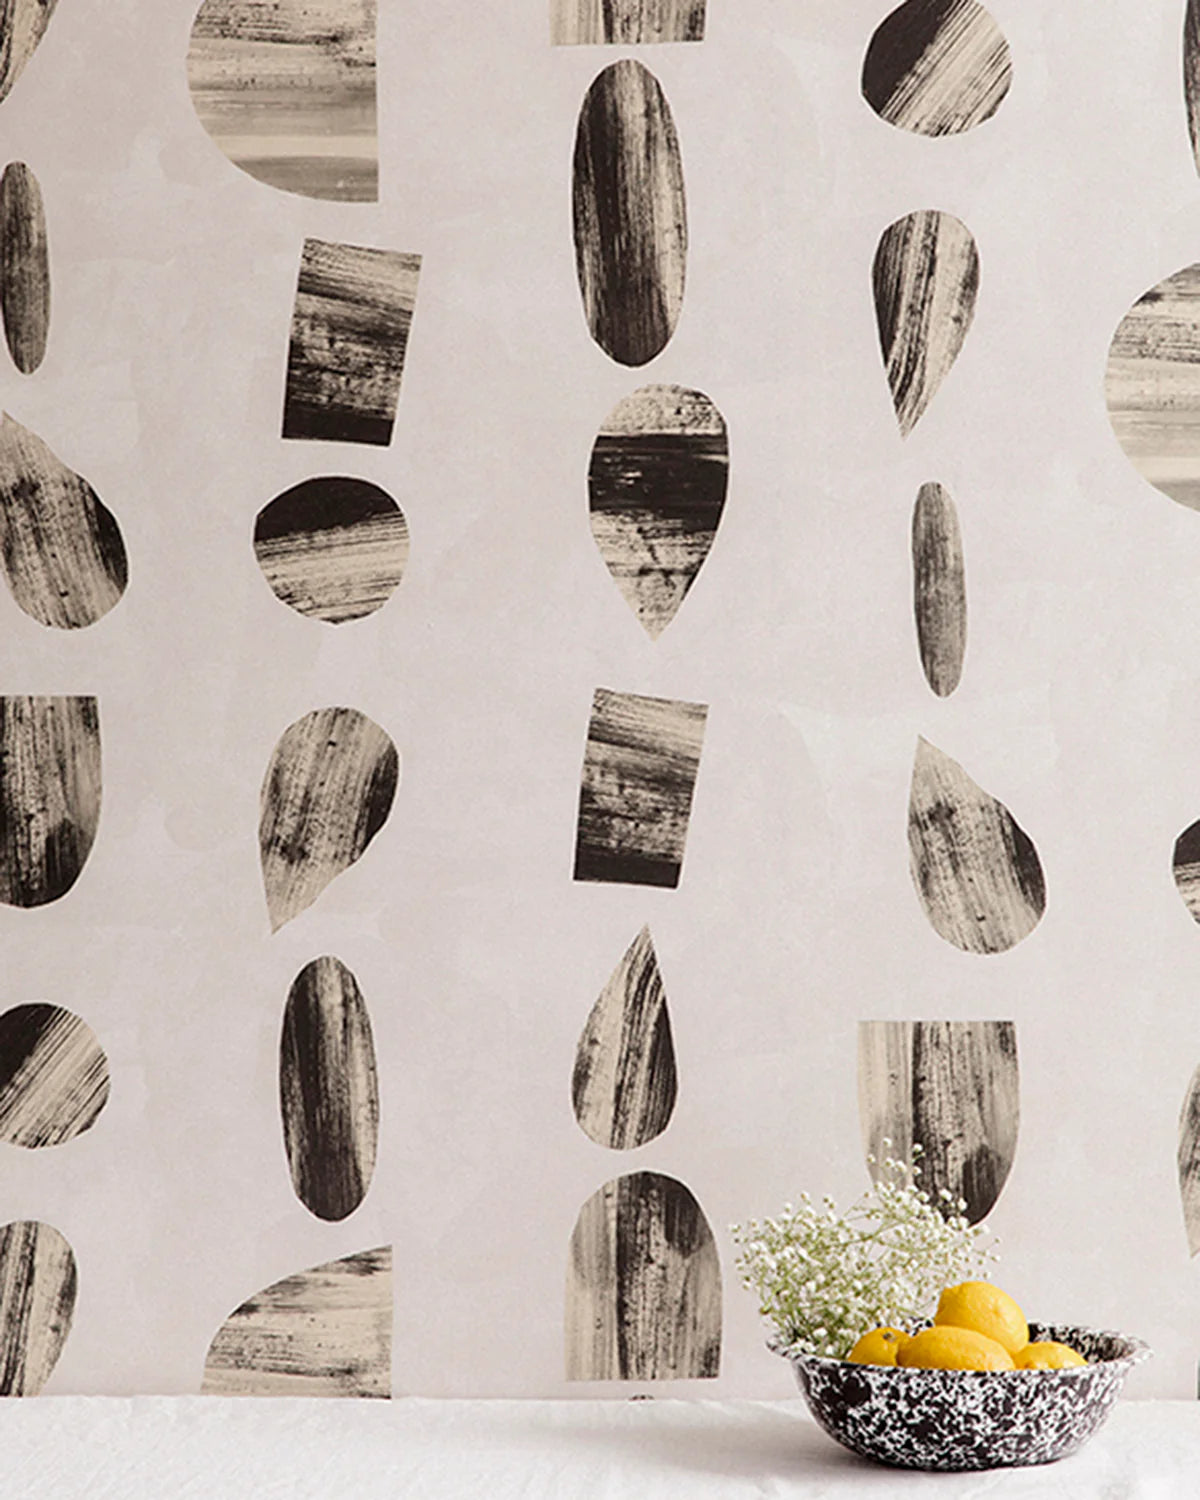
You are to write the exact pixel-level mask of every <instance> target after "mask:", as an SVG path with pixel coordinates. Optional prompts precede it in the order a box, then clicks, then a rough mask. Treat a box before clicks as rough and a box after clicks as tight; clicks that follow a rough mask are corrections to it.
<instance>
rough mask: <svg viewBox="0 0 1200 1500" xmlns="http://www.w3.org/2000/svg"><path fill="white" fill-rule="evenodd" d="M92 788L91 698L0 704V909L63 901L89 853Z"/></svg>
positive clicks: (95, 731)
mask: <svg viewBox="0 0 1200 1500" xmlns="http://www.w3.org/2000/svg"><path fill="white" fill-rule="evenodd" d="M100 786H101V781H100V716H99V711H98V708H97V705H96V700H95V698H23V697H11V698H0V901H3V902H4V903H5V904H6V905H7V906H19V907H33V906H45V905H46V904H47V903H48V902H51V901H57V900H58V899H59V897H60V896H65V895H66V893H67V892H68V891H69V890H70V889H71V887H72V886H73V885H74V884H75V882H76V881H77V880H78V879H79V876H80V874H81V873H82V871H83V867H84V865H85V864H86V863H87V858H88V855H89V854H90V853H91V850H92V843H93V842H94V840H95V837H96V829H97V827H98V826H99V823H100Z"/></svg>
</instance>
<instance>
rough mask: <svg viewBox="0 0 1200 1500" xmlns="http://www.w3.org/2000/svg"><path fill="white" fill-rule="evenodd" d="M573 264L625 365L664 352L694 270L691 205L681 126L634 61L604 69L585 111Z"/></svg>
mask: <svg viewBox="0 0 1200 1500" xmlns="http://www.w3.org/2000/svg"><path fill="white" fill-rule="evenodd" d="M573 206H574V221H575V268H576V272H577V274H578V277H579V290H580V292H581V294H582V296H583V305H584V312H585V315H586V317H587V324H588V328H589V329H590V331H591V335H592V337H593V338H594V339H595V340H596V342H597V343H598V344H599V345H600V347H601V348H602V349H603V350H604V351H605V353H606V354H608V355H609V356H610V358H612V359H615V360H616V361H617V363H618V364H622V365H644V364H645V363H646V362H647V360H651V359H653V358H654V356H655V355H656V354H660V353H661V352H662V350H663V349H665V348H666V346H667V344H668V342H669V341H670V338H671V335H672V334H673V333H674V332H675V325H676V323H677V322H678V320H679V312H680V309H681V308H682V306H683V290H684V282H685V279H686V273H687V204H686V199H685V196H684V188H683V163H682V161H681V160H680V155H679V141H678V139H677V137H676V134H675V122H674V120H673V119H672V117H671V109H670V106H669V105H668V103H667V100H666V96H665V95H664V94H663V91H662V88H661V86H660V85H659V82H658V79H657V78H655V76H654V74H653V73H651V72H650V71H649V69H648V68H645V67H643V66H642V64H641V63H640V62H635V61H634V60H633V59H632V58H623V59H622V60H621V61H620V62H615V63H613V64H612V65H611V66H610V67H607V68H605V69H604V71H603V72H602V73H601V74H599V76H598V77H597V78H596V79H595V80H594V82H593V83H592V86H591V88H590V89H589V90H588V92H587V97H586V98H585V99H584V101H583V105H582V108H581V109H580V112H579V126H578V129H577V131H576V135H575V170H574V184H573Z"/></svg>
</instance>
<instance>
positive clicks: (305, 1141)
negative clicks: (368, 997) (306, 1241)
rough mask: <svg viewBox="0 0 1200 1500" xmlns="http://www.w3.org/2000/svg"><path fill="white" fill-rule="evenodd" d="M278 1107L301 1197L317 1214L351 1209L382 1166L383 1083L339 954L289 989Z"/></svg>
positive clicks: (306, 971)
mask: <svg viewBox="0 0 1200 1500" xmlns="http://www.w3.org/2000/svg"><path fill="white" fill-rule="evenodd" d="M279 1112H280V1115H281V1117H282V1120H283V1137H284V1144H285V1147H286V1149H287V1157H288V1165H289V1167H290V1168H291V1173H292V1186H293V1187H294V1188H295V1190H296V1196H297V1198H299V1199H300V1201H301V1203H303V1204H304V1206H305V1208H307V1209H308V1210H309V1211H310V1212H312V1213H314V1214H315V1215H316V1216H317V1218H318V1219H326V1220H329V1221H336V1220H339V1219H344V1218H346V1217H347V1216H348V1215H350V1214H352V1213H353V1212H354V1210H355V1209H356V1208H357V1207H358V1205H359V1204H360V1203H361V1202H362V1200H363V1199H364V1198H365V1197H366V1194H367V1189H368V1188H369V1187H370V1185H371V1175H372V1173H373V1172H374V1170H375V1150H376V1145H377V1143H378V1139H379V1082H378V1075H377V1071H376V1067H375V1044H374V1041H373V1040H372V1037H371V1018H370V1016H369V1014H368V1013H367V1006H366V1002H365V1001H364V1000H363V997H362V991H361V990H360V989H359V987H358V981H357V980H356V979H355V977H354V975H353V974H352V973H351V972H350V970H349V969H348V968H347V967H346V966H345V964H343V963H342V962H341V961H340V960H339V959H336V958H332V957H329V956H326V957H323V958H315V959H313V961H312V962H311V963H310V964H306V965H305V967H304V968H303V969H302V970H301V971H300V973H299V974H298V975H297V976H296V979H295V981H294V982H293V984H292V988H291V991H290V993H289V994H288V998H287V1005H286V1006H285V1008H284V1012H283V1035H282V1038H281V1039H280V1044H279Z"/></svg>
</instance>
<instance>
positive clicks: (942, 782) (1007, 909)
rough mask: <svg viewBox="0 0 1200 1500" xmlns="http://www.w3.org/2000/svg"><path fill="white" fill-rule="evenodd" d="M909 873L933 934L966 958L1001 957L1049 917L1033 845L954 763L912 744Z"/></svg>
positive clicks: (922, 742) (932, 749)
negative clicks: (1045, 915) (914, 750)
mask: <svg viewBox="0 0 1200 1500" xmlns="http://www.w3.org/2000/svg"><path fill="white" fill-rule="evenodd" d="M908 850H909V868H910V869H911V871H912V878H913V884H914V885H915V886H916V888H917V894H918V896H919V897H920V899H921V905H922V906H923V907H924V909H925V915H926V916H927V917H928V918H929V921H930V923H931V925H932V927H933V929H934V931H935V932H936V933H937V934H938V935H939V936H940V937H943V938H945V939H946V941H947V942H948V943H953V944H954V946H955V947H956V948H961V949H963V951H964V952H966V953H1003V952H1004V951H1005V950H1006V949H1008V948H1012V947H1015V945H1016V944H1017V943H1019V942H1020V941H1021V939H1022V938H1025V937H1028V936H1029V934H1030V933H1031V932H1032V931H1033V929H1034V928H1035V927H1036V926H1037V924H1038V923H1039V922H1040V921H1041V919H1042V915H1043V913H1044V912H1045V910H1046V882H1045V878H1044V876H1043V874H1042V866H1041V861H1040V860H1039V859H1038V853H1037V850H1036V849H1035V848H1034V846H1033V842H1032V840H1031V839H1030V838H1029V836H1028V834H1026V833H1025V831H1024V829H1022V828H1021V827H1020V825H1019V824H1018V823H1017V821H1016V819H1015V818H1014V817H1013V815H1012V814H1011V813H1010V812H1009V810H1008V809H1007V808H1006V807H1005V806H1004V805H1003V803H1000V802H997V801H996V799H995V798H994V797H990V796H989V795H988V794H987V792H985V791H983V790H982V788H980V787H979V786H977V785H976V784H975V782H974V781H972V780H971V778H970V777H969V776H968V775H967V773H966V772H965V771H964V770H963V768H962V767H961V766H960V765H959V764H958V762H957V761H955V760H951V759H950V757H949V756H948V755H946V754H944V753H943V752H942V751H941V750H939V749H938V748H937V747H936V746H935V745H931V744H930V743H929V742H928V740H924V739H919V740H918V741H917V754H916V759H915V762H914V764H913V778H912V793H911V796H910V799H909V804H908Z"/></svg>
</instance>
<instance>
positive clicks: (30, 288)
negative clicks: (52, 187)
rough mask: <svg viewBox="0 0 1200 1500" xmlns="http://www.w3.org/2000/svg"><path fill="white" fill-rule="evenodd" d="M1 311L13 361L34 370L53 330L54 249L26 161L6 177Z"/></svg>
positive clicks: (0, 225) (1, 207) (1, 208)
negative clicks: (51, 315) (51, 318)
mask: <svg viewBox="0 0 1200 1500" xmlns="http://www.w3.org/2000/svg"><path fill="white" fill-rule="evenodd" d="M0 315H2V316H3V318H4V337H5V340H6V342H7V344H8V352H9V353H10V354H11V355H12V358H13V364H15V365H16V367H17V369H18V370H20V372H21V374H22V375H32V374H33V372H34V371H35V370H36V369H37V368H38V366H39V365H40V364H41V362H42V359H43V358H44V356H45V353H46V339H47V338H48V337H49V333H50V251H49V246H48V244H47V240H46V210H45V206H44V205H43V203H42V190H41V188H40V187H39V185H38V180H37V178H36V177H35V176H34V175H33V173H32V172H31V171H30V170H29V168H28V167H27V166H26V165H25V163H24V162H22V161H14V162H9V164H8V166H7V167H5V169H4V176H3V177H0Z"/></svg>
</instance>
